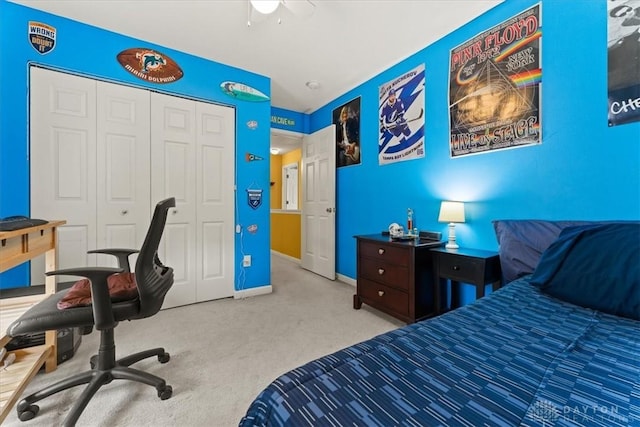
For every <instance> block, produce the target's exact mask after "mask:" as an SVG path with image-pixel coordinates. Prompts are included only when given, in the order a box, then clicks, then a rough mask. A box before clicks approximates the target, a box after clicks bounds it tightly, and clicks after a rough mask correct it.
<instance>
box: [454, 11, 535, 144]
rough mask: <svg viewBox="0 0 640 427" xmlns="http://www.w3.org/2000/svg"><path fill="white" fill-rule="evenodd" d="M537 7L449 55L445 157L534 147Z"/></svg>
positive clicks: (468, 42) (478, 36) (458, 47)
mask: <svg viewBox="0 0 640 427" xmlns="http://www.w3.org/2000/svg"><path fill="white" fill-rule="evenodd" d="M540 17H541V14H540V4H539V3H538V4H536V5H534V6H533V7H531V8H530V9H528V10H526V11H524V12H522V13H520V14H518V15H516V16H514V17H512V18H510V19H508V20H507V21H504V22H503V23H501V24H500V25H497V26H495V27H494V28H492V29H490V30H488V31H485V32H483V33H481V34H478V35H477V36H476V37H474V38H473V39H471V40H469V41H467V42H465V43H464V44H462V45H460V46H457V47H456V48H454V49H452V50H451V54H450V58H449V126H450V127H449V129H450V147H449V148H450V152H451V157H460V156H465V155H469V154H478V153H486V152H491V151H495V150H501V149H505V148H514V147H521V146H526V145H533V144H540V142H541V130H542V128H541V126H540V117H541V115H540V89H541V84H540V82H541V80H542V68H541V63H540V57H541V56H540V44H541V38H542V25H541V24H542V23H541V22H540Z"/></svg>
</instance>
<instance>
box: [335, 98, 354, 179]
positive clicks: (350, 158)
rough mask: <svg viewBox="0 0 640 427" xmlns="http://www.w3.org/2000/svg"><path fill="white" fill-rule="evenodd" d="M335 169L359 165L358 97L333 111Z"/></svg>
mask: <svg viewBox="0 0 640 427" xmlns="http://www.w3.org/2000/svg"><path fill="white" fill-rule="evenodd" d="M333 124H335V125H336V144H337V147H336V168H339V167H342V166H351V165H359V164H360V97H358V98H356V99H354V100H351V101H349V102H347V103H346V104H344V105H342V106H340V107H338V108H336V109H335V110H333Z"/></svg>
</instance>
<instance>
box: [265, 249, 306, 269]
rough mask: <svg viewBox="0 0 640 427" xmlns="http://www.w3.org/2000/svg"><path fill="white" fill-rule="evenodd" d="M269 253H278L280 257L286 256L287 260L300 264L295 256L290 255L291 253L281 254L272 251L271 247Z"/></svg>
mask: <svg viewBox="0 0 640 427" xmlns="http://www.w3.org/2000/svg"><path fill="white" fill-rule="evenodd" d="M271 254H273V255H278V256H279V257H281V258H286V259H288V260H289V261H292V262H295V263H296V264H298V265H300V259H299V258H295V257H292V256H291V255H287V254H283V253H282V252H278V251H274V250H273V249H271Z"/></svg>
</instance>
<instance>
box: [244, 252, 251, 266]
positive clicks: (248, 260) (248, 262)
mask: <svg viewBox="0 0 640 427" xmlns="http://www.w3.org/2000/svg"><path fill="white" fill-rule="evenodd" d="M242 266H243V267H251V255H245V256H244V258H242Z"/></svg>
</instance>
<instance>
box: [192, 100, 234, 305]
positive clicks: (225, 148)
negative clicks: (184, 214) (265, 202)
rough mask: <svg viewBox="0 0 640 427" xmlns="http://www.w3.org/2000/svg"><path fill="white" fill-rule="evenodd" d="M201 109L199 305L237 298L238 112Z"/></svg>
mask: <svg viewBox="0 0 640 427" xmlns="http://www.w3.org/2000/svg"><path fill="white" fill-rule="evenodd" d="M194 102H195V101H194ZM195 104H196V150H197V155H196V158H197V163H196V165H195V166H196V167H195V169H196V191H197V193H196V205H197V210H196V230H197V232H196V245H197V251H196V253H197V258H196V275H197V278H198V279H197V283H196V300H197V301H207V300H211V299H218V298H225V297H230V296H233V280H234V279H233V278H234V277H235V274H234V262H235V261H234V228H235V225H234V209H233V207H234V204H235V199H234V198H235V192H234V187H233V179H232V177H233V176H235V155H234V153H235V111H234V109H233V108H229V107H222V106H220V105H214V104H206V103H204V102H195Z"/></svg>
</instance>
